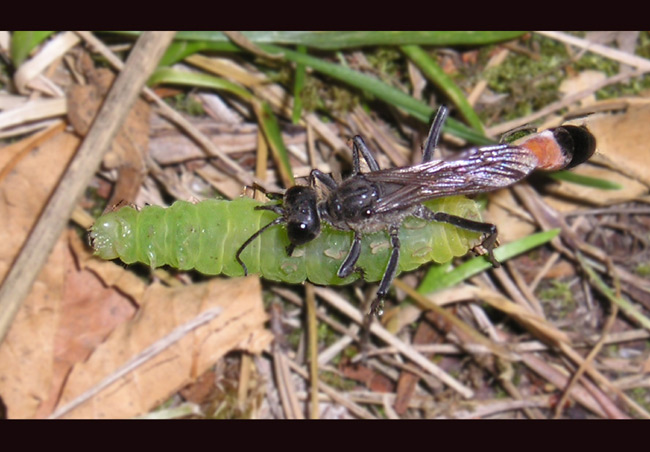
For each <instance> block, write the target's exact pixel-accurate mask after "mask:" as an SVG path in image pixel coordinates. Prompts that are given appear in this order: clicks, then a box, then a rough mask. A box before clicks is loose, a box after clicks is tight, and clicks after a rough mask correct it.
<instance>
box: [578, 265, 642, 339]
mask: <svg viewBox="0 0 650 452" xmlns="http://www.w3.org/2000/svg"><path fill="white" fill-rule="evenodd" d="M576 256H577V257H578V261H580V265H581V266H582V268H583V269H584V270H585V271H586V272H587V274H588V275H589V279H590V280H591V282H593V283H594V285H595V286H596V287H597V288H598V290H599V291H600V292H601V293H602V294H603V295H605V296H606V297H607V298H608V299H609V301H610V302H611V303H614V304H617V305H618V307H619V308H621V310H622V311H623V312H624V313H625V315H626V316H628V317H630V318H632V319H634V320H635V321H637V322H638V323H639V325H641V326H642V327H643V328H645V329H646V330H649V331H650V319H649V318H648V317H646V316H645V315H643V313H642V312H641V311H640V310H639V309H638V308H637V307H636V306H634V304H632V303H631V302H630V301H629V300H628V299H626V298H625V297H617V296H616V293H615V291H614V290H612V289H611V288H610V287H609V286H608V285H607V284H605V282H604V281H603V280H602V279H601V278H600V276H598V274H597V273H596V272H595V271H594V269H593V268H592V267H591V265H589V264H588V263H587V261H586V260H585V258H584V257H583V256H582V254H580V253H577V254H576Z"/></svg>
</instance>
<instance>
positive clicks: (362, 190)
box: [236, 107, 596, 315]
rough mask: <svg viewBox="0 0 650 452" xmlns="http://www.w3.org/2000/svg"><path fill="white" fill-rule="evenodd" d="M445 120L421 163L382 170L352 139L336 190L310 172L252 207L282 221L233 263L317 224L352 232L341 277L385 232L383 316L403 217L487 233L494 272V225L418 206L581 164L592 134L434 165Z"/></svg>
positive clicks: (567, 130) (293, 239) (311, 233)
mask: <svg viewBox="0 0 650 452" xmlns="http://www.w3.org/2000/svg"><path fill="white" fill-rule="evenodd" d="M446 117H447V109H446V108H445V107H441V108H440V109H439V110H438V112H437V113H436V116H435V118H434V120H433V123H432V125H431V129H430V131H429V135H428V137H427V140H426V143H425V146H424V150H423V158H422V163H420V164H418V165H412V166H405V167H400V168H390V169H383V170H382V169H380V168H379V165H378V164H377V161H376V160H375V158H374V157H373V156H372V154H371V153H370V151H369V149H368V147H367V146H366V144H365V142H364V141H363V138H361V137H360V136H358V135H357V136H355V137H354V138H353V140H352V141H353V148H352V160H353V172H352V174H351V175H350V176H349V177H348V178H347V179H345V180H344V181H343V182H342V183H340V184H338V183H337V182H336V181H335V180H334V179H333V178H332V177H331V176H330V175H329V174H325V173H323V172H321V171H319V170H316V169H315V170H313V171H312V172H311V174H310V184H309V186H308V187H306V186H294V187H291V188H289V189H287V190H286V192H285V193H284V195H279V194H276V195H274V197H275V198H276V199H281V203H280V204H277V205H270V206H259V207H256V208H257V209H261V210H270V211H272V212H275V213H277V214H278V215H279V217H278V218H276V219H275V220H274V221H272V222H271V223H269V224H268V225H266V226H264V227H263V228H261V229H260V230H259V231H257V232H256V233H255V234H253V235H252V236H251V237H250V238H249V239H248V240H246V242H244V244H243V245H242V246H241V247H240V248H239V250H238V251H237V254H236V259H237V262H239V264H240V265H241V266H242V267H243V269H244V273H246V274H247V273H248V269H247V268H246V265H245V264H244V262H242V260H241V259H240V255H241V253H242V251H244V249H245V248H246V247H247V246H248V245H249V244H250V243H251V242H252V241H253V240H255V239H256V238H257V237H258V236H259V235H260V234H262V233H263V232H264V231H265V230H266V229H268V228H270V227H272V226H275V225H279V224H285V225H286V228H287V234H288V237H289V241H290V243H291V244H290V245H289V246H288V247H287V253H288V254H289V255H291V254H292V253H293V250H294V249H295V248H296V247H297V246H300V245H303V244H305V243H307V242H310V241H312V240H314V239H315V238H316V237H317V236H318V235H319V233H320V229H321V222H327V223H329V224H330V225H331V226H332V227H334V228H336V229H339V230H344V231H353V232H354V239H353V241H352V246H351V248H350V251H349V253H348V255H347V257H346V258H345V260H344V261H343V263H342V264H341V267H340V268H339V270H338V276H339V277H340V278H345V277H347V276H349V275H350V274H352V272H355V271H360V272H362V270H361V269H359V268H357V267H356V266H355V264H356V262H357V260H358V259H359V255H360V252H361V236H362V235H363V234H365V233H370V232H375V231H379V230H387V231H388V233H389V235H390V243H391V246H392V251H391V254H390V258H389V261H388V264H387V266H386V271H385V273H384V276H383V278H382V280H381V282H380V284H379V289H378V290H377V295H376V297H375V299H374V301H373V302H372V305H371V310H370V312H371V313H375V314H377V315H381V313H382V305H383V302H382V301H383V298H384V297H385V296H386V293H387V292H388V289H389V287H390V285H391V283H392V281H393V279H394V278H395V273H396V271H397V266H398V262H399V253H400V242H399V238H398V232H399V228H400V225H401V224H402V221H403V220H404V219H405V218H406V217H408V216H414V217H417V218H421V219H424V220H427V221H437V222H444V223H449V224H452V225H454V226H457V227H459V228H463V229H468V230H470V231H475V232H480V233H482V234H484V239H483V242H482V245H483V247H484V248H485V249H486V251H487V259H488V260H489V261H490V262H491V263H492V265H493V266H494V267H498V266H499V262H498V261H497V260H496V259H495V258H494V254H493V249H494V246H495V241H496V238H497V228H496V226H495V225H493V224H490V223H482V222H477V221H472V220H468V219H466V218H462V217H458V216H455V215H450V214H447V213H445V212H433V211H431V210H430V209H428V208H427V207H425V206H424V205H422V204H421V203H422V202H424V201H427V200H429V199H433V198H442V197H445V196H451V195H471V194H477V193H483V192H488V191H492V190H497V189H499V188H503V187H507V186H509V185H512V184H514V183H516V182H518V181H520V180H522V179H523V178H525V177H526V176H528V175H529V174H530V173H531V172H532V171H533V170H536V169H543V170H558V169H562V168H571V167H573V166H576V165H578V164H580V163H582V162H584V161H586V160H587V159H588V158H589V157H591V155H592V154H593V153H594V150H595V148H596V140H595V138H594V136H593V135H592V134H591V133H590V132H589V131H588V130H587V129H586V128H585V127H578V126H570V125H566V126H563V127H557V128H554V129H549V130H545V131H544V132H541V133H537V134H533V135H530V136H529V137H527V139H526V140H525V141H524V142H523V143H522V144H519V145H512V144H497V145H492V146H483V147H474V148H470V149H467V150H466V151H464V152H462V153H460V154H459V155H458V156H456V157H455V158H452V159H449V160H433V151H434V149H435V147H436V146H437V144H438V140H439V138H440V133H441V130H442V126H443V124H444V122H445V119H446ZM359 154H361V155H362V156H363V158H364V159H365V160H366V162H367V164H368V167H369V169H370V171H369V172H366V173H362V172H361V165H360V156H359ZM317 181H318V182H320V184H321V185H322V187H323V189H324V196H322V197H321V199H319V196H318V195H317V191H316V182H317Z"/></svg>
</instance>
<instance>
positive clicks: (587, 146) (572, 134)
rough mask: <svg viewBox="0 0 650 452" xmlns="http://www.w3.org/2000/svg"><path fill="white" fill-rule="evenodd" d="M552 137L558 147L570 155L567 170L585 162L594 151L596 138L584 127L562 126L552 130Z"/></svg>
mask: <svg viewBox="0 0 650 452" xmlns="http://www.w3.org/2000/svg"><path fill="white" fill-rule="evenodd" d="M553 136H554V137H555V140H556V141H557V143H558V144H559V145H560V147H561V148H562V149H563V150H564V151H565V152H567V153H568V154H570V158H571V161H570V162H569V164H568V165H567V168H573V167H574V166H577V165H579V164H581V163H583V162H586V161H587V160H588V159H589V157H591V156H592V155H593V153H594V151H595V150H596V138H595V137H594V136H593V134H592V133H591V132H590V131H589V130H588V129H587V128H586V127H584V126H563V127H558V128H556V129H554V130H553Z"/></svg>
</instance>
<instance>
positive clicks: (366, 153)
mask: <svg viewBox="0 0 650 452" xmlns="http://www.w3.org/2000/svg"><path fill="white" fill-rule="evenodd" d="M359 152H361V154H362V155H363V158H364V159H366V162H367V163H368V169H370V171H371V172H372V171H379V163H377V160H375V158H374V157H373V156H372V153H371V152H370V149H368V146H366V142H365V141H363V138H361V136H360V135H356V136H355V137H354V138H352V171H353V173H352V174H353V175H354V174H359V173H360V172H361V162H360V161H359Z"/></svg>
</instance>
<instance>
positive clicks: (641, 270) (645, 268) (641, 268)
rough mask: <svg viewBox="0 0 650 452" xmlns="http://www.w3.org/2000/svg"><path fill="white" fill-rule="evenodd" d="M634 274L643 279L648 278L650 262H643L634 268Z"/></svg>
mask: <svg viewBox="0 0 650 452" xmlns="http://www.w3.org/2000/svg"><path fill="white" fill-rule="evenodd" d="M634 271H635V273H636V274H637V275H639V276H642V277H644V278H646V277H648V276H650V262H643V263H640V264H639V265H637V266H636V268H635V269H634Z"/></svg>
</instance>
